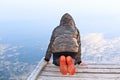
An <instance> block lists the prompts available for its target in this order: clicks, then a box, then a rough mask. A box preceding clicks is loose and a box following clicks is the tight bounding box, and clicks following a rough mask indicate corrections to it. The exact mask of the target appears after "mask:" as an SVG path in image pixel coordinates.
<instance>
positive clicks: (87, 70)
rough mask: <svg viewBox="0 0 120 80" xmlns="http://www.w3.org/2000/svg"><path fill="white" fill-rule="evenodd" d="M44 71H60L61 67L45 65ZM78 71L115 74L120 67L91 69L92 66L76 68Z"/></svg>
mask: <svg viewBox="0 0 120 80" xmlns="http://www.w3.org/2000/svg"><path fill="white" fill-rule="evenodd" d="M43 71H49V72H56V71H57V72H60V70H59V67H45V69H44V70H43ZM76 72H81V73H82V72H84V73H85V72H91V73H112V74H113V73H114V74H120V69H107V68H105V69H100V68H98V69H97V68H95V69H90V68H83V69H81V68H76Z"/></svg>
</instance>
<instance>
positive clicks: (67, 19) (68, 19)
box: [60, 13, 75, 26]
mask: <svg viewBox="0 0 120 80" xmlns="http://www.w3.org/2000/svg"><path fill="white" fill-rule="evenodd" d="M60 26H75V22H74V20H73V18H72V16H71V15H70V14H68V13H65V14H64V15H63V16H62V18H61V20H60Z"/></svg>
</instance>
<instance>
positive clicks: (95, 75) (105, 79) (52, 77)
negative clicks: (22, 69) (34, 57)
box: [28, 61, 120, 80]
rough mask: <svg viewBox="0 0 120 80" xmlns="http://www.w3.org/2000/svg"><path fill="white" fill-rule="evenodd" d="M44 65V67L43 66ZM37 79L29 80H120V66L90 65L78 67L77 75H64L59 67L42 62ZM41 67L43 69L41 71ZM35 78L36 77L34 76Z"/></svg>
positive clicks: (30, 79) (31, 79)
mask: <svg viewBox="0 0 120 80" xmlns="http://www.w3.org/2000/svg"><path fill="white" fill-rule="evenodd" d="M41 65H42V66H41ZM41 65H39V68H38V69H39V72H38V73H37V75H36V77H35V79H33V78H32V76H31V78H30V77H29V79H28V80H120V65H113V64H88V66H80V65H77V66H76V69H77V70H76V74H75V75H73V76H71V75H69V74H67V75H65V76H64V75H62V74H61V73H60V70H59V67H58V66H55V65H53V64H51V63H49V64H47V63H46V62H44V61H42V62H41ZM40 66H41V69H40ZM33 76H34V75H33Z"/></svg>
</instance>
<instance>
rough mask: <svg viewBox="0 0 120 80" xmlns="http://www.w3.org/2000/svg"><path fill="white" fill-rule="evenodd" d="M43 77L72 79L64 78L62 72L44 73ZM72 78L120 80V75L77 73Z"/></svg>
mask: <svg viewBox="0 0 120 80" xmlns="http://www.w3.org/2000/svg"><path fill="white" fill-rule="evenodd" d="M41 76H46V77H50V76H51V77H70V75H65V76H63V75H62V74H61V73H60V72H42V73H41ZM71 77H80V78H99V77H100V78H120V74H100V73H98V74H96V73H76V74H75V75H73V76H71Z"/></svg>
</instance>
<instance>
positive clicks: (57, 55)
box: [53, 52, 77, 66]
mask: <svg viewBox="0 0 120 80" xmlns="http://www.w3.org/2000/svg"><path fill="white" fill-rule="evenodd" d="M76 54H77V53H75V52H57V53H53V64H55V65H56V66H60V60H59V58H60V56H61V55H64V56H65V57H67V56H71V57H72V58H73V59H74V60H75V55H76Z"/></svg>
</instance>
